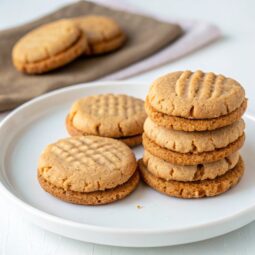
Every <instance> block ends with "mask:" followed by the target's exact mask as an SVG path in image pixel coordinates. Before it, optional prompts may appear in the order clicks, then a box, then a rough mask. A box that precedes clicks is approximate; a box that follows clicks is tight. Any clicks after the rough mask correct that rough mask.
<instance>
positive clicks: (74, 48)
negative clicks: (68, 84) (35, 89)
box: [12, 19, 88, 74]
mask: <svg viewBox="0 0 255 255" xmlns="http://www.w3.org/2000/svg"><path fill="white" fill-rule="evenodd" d="M87 47H88V46H87V39H86V37H85V35H84V34H83V33H82V32H81V30H80V29H79V28H78V27H77V26H76V25H75V24H74V23H73V22H72V21H70V20H65V19H64V20H58V21H55V22H52V23H49V24H46V25H43V26H40V27H38V28H37V29H35V30H33V31H31V32H29V33H28V34H26V35H25V36H24V37H22V38H21V39H20V40H19V41H18V42H17V43H16V44H15V46H14V48H13V51H12V59H13V64H14V66H15V67H16V68H17V69H18V70H19V71H22V72H25V73H30V74H36V73H44V72H48V71H50V70H53V69H56V68H58V67H61V66H63V65H65V64H67V63H69V62H71V61H72V60H74V59H75V58H77V57H78V56H80V55H81V54H82V53H83V52H84V51H85V50H86V49H87Z"/></svg>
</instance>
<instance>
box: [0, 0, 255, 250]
mask: <svg viewBox="0 0 255 255" xmlns="http://www.w3.org/2000/svg"><path fill="white" fill-rule="evenodd" d="M123 1H124V0H123ZM125 1H126V2H130V3H132V4H133V5H137V6H139V7H142V8H144V9H147V10H151V11H154V12H157V13H159V14H161V15H171V16H173V17H181V18H189V19H201V20H202V19H203V20H207V21H210V22H213V23H215V24H217V25H219V26H220V27H221V29H222V32H223V34H224V36H223V38H222V39H221V40H219V41H218V42H216V43H214V44H211V45H209V46H207V47H204V48H203V49H201V50H199V51H197V52H196V53H193V54H190V55H189V56H186V57H185V58H182V59H181V60H178V61H176V62H174V63H169V64H167V65H164V66H162V67H160V68H158V69H155V70H153V71H150V72H148V73H144V74H141V75H139V76H136V77H133V78H132V79H130V80H136V81H149V82H151V81H152V80H153V79H155V78H156V77H158V76H159V75H162V74H164V73H166V72H169V71H172V70H183V69H191V70H196V69H202V70H205V71H214V72H218V73H223V74H225V75H227V76H231V77H233V78H236V79H237V80H239V81H240V82H241V83H242V84H243V86H244V87H245V89H246V93H247V95H248V97H249V111H251V112H253V113H255V100H254V99H255V84H254V75H255V74H254V72H255V71H254V67H255V13H254V10H255V1H253V0H244V1H240V0H232V1H230V0H221V1H220V0H216V1H210V0H197V1H190V0H150V1H148V0H140V1H137V0H125ZM67 2H70V1H67V0H62V1H61V0H54V1H53V0H40V1H39V0H37V1H34V0H22V1H21V0H0V29H5V28H9V27H12V26H15V25H18V24H21V23H23V22H26V21H29V20H31V19H33V18H37V17H38V16H39V15H42V14H46V13H47V12H48V11H51V10H53V9H55V8H57V7H58V6H61V5H62V4H64V3H67ZM0 50H1V49H0ZM0 93H1V92H0ZM5 115H6V114H0V119H2V118H3V117H4V116H5ZM0 143H1V142H0ZM0 153H1V149H0ZM0 208H1V209H0V254H1V255H9V254H13V255H18V254H26V255H30V254H31V255H32V254H37V255H40V254H47V255H48V254H49V255H51V254H54V255H55V254H61V255H66V254H72V255H78V254H83V255H84V254H91V255H93V254H94V255H100V254H111V255H113V254H118V255H119V254H122V255H124V254H132V255H135V254H150V255H152V254H172V255H174V254H196V255H199V254H217V255H218V254H242V255H243V254H254V252H255V222H253V223H251V224H249V225H247V226H245V227H243V228H242V229H239V230H237V231H234V232H232V233H229V234H226V235H224V236H220V237H217V238H214V239H210V240H206V241H202V242H197V243H193V244H187V245H179V246H174V247H164V248H140V249H135V248H119V247H110V246H102V245H94V244H89V243H83V242H79V241H75V240H71V239H68V238H64V237H61V236H58V235H55V234H52V233H49V232H47V231H44V230H42V229H39V228H38V227H36V226H33V225H32V224H30V223H28V222H26V221H24V220H23V219H22V217H21V216H20V215H19V212H18V211H15V210H13V209H12V207H11V206H10V205H9V204H8V201H6V200H5V199H4V198H3V197H2V196H1V194H0Z"/></svg>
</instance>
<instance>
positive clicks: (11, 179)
mask: <svg viewBox="0 0 255 255" xmlns="http://www.w3.org/2000/svg"><path fill="white" fill-rule="evenodd" d="M35 86H36V84H35ZM148 87H149V85H148V84H141V83H130V82H101V83H96V84H84V85H78V86H73V87H69V88H66V89H62V90H58V91H56V92H52V93H49V94H46V95H44V96H41V97H38V98H37V99H34V100H32V101H30V102H28V103H26V104H24V105H23V106H21V107H20V108H18V109H17V110H15V111H13V112H12V113H11V114H10V115H9V116H8V117H7V118H6V119H5V120H4V121H3V122H2V124H1V127H0V144H1V149H0V150H1V153H0V181H1V184H0V188H1V190H0V192H1V193H2V194H5V195H6V196H7V198H8V199H9V201H10V202H12V203H13V204H14V205H15V206H17V209H18V210H19V212H20V213H23V214H24V215H25V216H26V217H27V219H29V220H30V221H32V222H33V223H35V224H37V225H38V226H41V227H42V228H45V229H47V230H49V231H52V232H55V233H58V234H60V235H63V236H67V237H71V238H74V239H78V240H82V241H88V242H93V243H99V244H108V245H117V246H133V247H142V246H143V247H149V246H166V245H174V244H183V243H188V242H194V241H198V240H203V239H207V238H210V237H214V236H218V235H221V234H224V233H227V232H229V231H232V230H234V229H237V228H240V227H241V226H243V225H245V224H247V223H249V222H251V221H252V220H254V219H255V171H254V151H255V133H254V130H255V118H254V117H252V116H251V115H248V114H247V115H246V116H245V121H246V125H247V128H246V134H247V139H246V143H245V146H244V148H243V149H242V155H243V158H244V161H245V164H246V172H245V175H244V177H243V179H242V180H241V182H240V183H239V184H238V185H237V186H236V187H234V188H233V189H232V190H230V191H229V192H227V193H225V194H223V195H221V196H218V197H214V198H206V199H198V200H194V199H193V200H184V199H176V198H171V197H167V196H165V195H162V194H160V193H157V192H156V191H154V190H152V189H150V188H149V187H147V186H145V185H144V184H140V186H139V188H138V189H137V190H136V191H135V192H134V193H133V194H132V195H130V196H129V197H128V198H126V199H124V200H122V201H119V202H116V203H113V204H110V205H104V206H96V207H91V206H79V205H73V204H69V203H65V202H62V201H60V200H58V199H56V198H54V197H52V196H51V195H49V194H47V193H46V192H44V191H43V190H42V189H41V188H40V186H39V184H38V182H37V178H36V169H37V161H38V157H39V155H40V153H41V151H42V149H43V148H44V147H45V146H46V145H47V144H48V143H52V142H54V141H56V140H57V139H59V138H62V137H66V136H67V135H68V134H67V132H66V130H65V125H64V122H65V116H66V114H67V112H68V110H69V108H70V106H71V104H72V102H73V101H74V100H76V99H78V98H80V97H82V96H87V95H94V94H100V93H125V94H129V95H132V96H136V97H140V98H144V97H145V95H146V93H147V91H148ZM142 150H143V149H142V147H139V148H136V149H135V150H134V151H135V153H136V156H137V158H140V157H141V155H142ZM137 205H141V206H142V208H140V209H138V208H137Z"/></svg>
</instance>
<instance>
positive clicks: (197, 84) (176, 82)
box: [145, 71, 247, 131]
mask: <svg viewBox="0 0 255 255" xmlns="http://www.w3.org/2000/svg"><path fill="white" fill-rule="evenodd" d="M246 107H247V100H246V98H245V92H244V89H243V88H242V86H241V85H240V84H239V83H238V82H237V81H235V80H233V79H231V78H227V77H224V76H223V75H216V74H214V73H211V72H210V73H203V72H202V71H196V72H194V73H193V72H191V71H179V72H173V73H170V74H167V75H165V76H162V77H160V78H158V79H157V80H156V81H154V83H153V84H152V86H151V88H150V91H149V93H148V96H147V99H146V103H145V109H146V112H147V114H148V115H149V117H150V118H151V119H152V120H153V121H154V122H155V123H157V124H158V125H160V126H163V127H166V128H173V129H175V130H183V131H205V130H214V129H217V128H220V127H224V126H227V125H230V124H232V123H234V122H235V121H237V120H239V119H240V118H241V116H242V115H243V113H244V112H245V110H246Z"/></svg>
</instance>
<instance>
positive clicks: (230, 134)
mask: <svg viewBox="0 0 255 255" xmlns="http://www.w3.org/2000/svg"><path fill="white" fill-rule="evenodd" d="M244 128H245V124H244V121H243V120H242V119H240V120H238V121H236V122H234V123H233V124H231V125H229V126H226V127H222V128H219V129H216V130H212V131H202V132H198V131H195V132H184V131H180V130H174V129H167V128H165V127H161V126H158V125H157V124H156V123H154V122H153V121H152V120H151V119H150V118H147V119H146V121H145V123H144V133H145V134H146V136H147V137H148V138H150V140H152V141H154V142H155V143H156V144H158V145H159V146H161V147H164V148H166V149H169V150H172V151H176V152H181V153H189V152H191V153H201V152H206V151H213V150H216V149H220V148H224V147H227V146H228V145H229V144H231V143H233V142H234V141H236V140H237V139H238V138H239V137H240V136H242V134H243V132H244Z"/></svg>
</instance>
